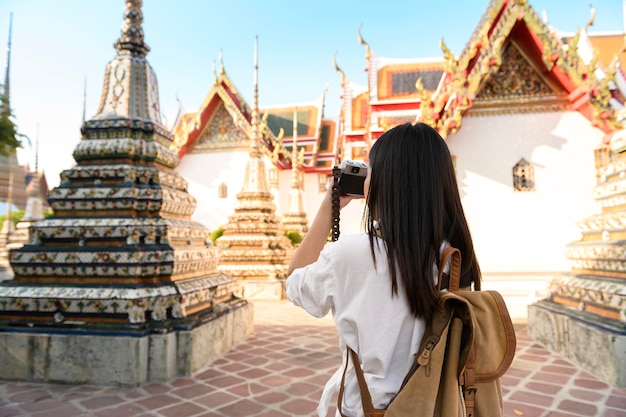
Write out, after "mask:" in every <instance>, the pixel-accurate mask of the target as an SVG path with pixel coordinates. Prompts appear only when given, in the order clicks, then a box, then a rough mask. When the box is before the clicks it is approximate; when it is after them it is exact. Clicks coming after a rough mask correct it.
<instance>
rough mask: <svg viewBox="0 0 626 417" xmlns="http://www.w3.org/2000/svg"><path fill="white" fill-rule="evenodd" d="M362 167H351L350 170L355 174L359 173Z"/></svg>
mask: <svg viewBox="0 0 626 417" xmlns="http://www.w3.org/2000/svg"><path fill="white" fill-rule="evenodd" d="M359 170H360V168H359V167H352V168H351V169H350V172H352V173H353V174H358V173H359Z"/></svg>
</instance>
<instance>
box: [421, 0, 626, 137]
mask: <svg viewBox="0 0 626 417" xmlns="http://www.w3.org/2000/svg"><path fill="white" fill-rule="evenodd" d="M496 18H497V19H498V20H497V23H495V24H494V22H495V20H496ZM520 21H523V23H524V24H525V25H526V26H527V28H528V29H529V30H530V31H531V32H532V33H533V34H534V35H535V36H536V38H537V39H538V40H539V42H540V44H541V48H542V56H541V59H542V61H543V64H544V65H545V66H546V68H547V70H548V71H552V70H553V69H554V68H555V66H556V67H558V68H557V70H558V71H559V72H561V73H563V74H564V75H566V76H567V77H569V78H570V79H571V80H572V81H573V83H574V85H575V86H576V87H577V92H578V91H580V92H581V94H585V93H588V94H589V97H590V99H589V105H590V107H591V109H592V112H591V113H592V118H593V120H592V122H593V123H594V125H596V126H598V127H601V128H603V129H607V128H609V129H614V128H616V127H619V126H620V124H619V122H618V120H617V117H616V114H615V113H616V112H615V109H613V108H612V106H611V105H610V103H609V100H610V98H611V93H610V88H609V87H610V84H611V82H614V77H615V68H616V67H615V66H612V67H610V68H609V69H608V70H607V71H606V76H605V77H604V79H603V80H602V81H600V80H598V78H597V77H596V75H595V69H596V60H595V59H593V60H592V61H591V62H590V63H589V64H588V65H585V64H584V63H583V61H582V59H581V58H580V56H579V54H578V49H577V47H576V45H575V44H574V45H570V46H571V47H570V48H566V47H565V45H564V43H563V41H562V40H561V39H560V38H559V36H558V34H557V33H556V32H554V31H553V30H551V29H550V28H549V27H548V26H547V25H546V24H545V23H544V22H543V21H542V20H541V18H540V17H539V16H538V15H537V13H536V12H535V11H534V9H533V8H532V6H531V5H530V4H528V2H527V1H523V0H517V1H513V2H510V3H508V4H506V5H503V2H502V1H497V0H494V1H492V2H491V3H490V4H489V6H488V8H487V10H486V11H485V13H484V14H483V17H482V19H481V21H480V23H479V24H478V26H477V28H476V29H475V30H474V33H473V34H472V36H471V37H470V40H469V41H468V43H467V45H466V47H465V48H464V50H463V51H462V52H461V55H459V57H458V58H455V56H454V54H452V52H451V51H450V50H449V49H448V48H447V47H446V45H445V43H444V42H443V40H442V41H441V48H442V50H443V54H444V60H445V65H444V72H445V75H444V81H443V83H442V85H441V86H440V88H439V89H438V90H437V91H436V92H435V94H434V95H432V96H430V95H429V94H428V92H426V91H425V90H424V88H423V85H422V83H421V80H418V82H417V83H416V89H417V91H418V93H419V96H420V102H421V103H420V108H421V115H420V121H422V122H424V123H427V124H429V125H431V126H432V127H434V128H435V129H437V130H438V131H439V133H440V134H441V136H442V137H444V138H445V137H447V135H449V134H450V133H456V132H457V131H458V129H459V128H460V127H461V123H462V117H463V115H464V113H466V111H467V110H468V109H469V108H470V107H472V108H474V105H473V101H474V100H475V97H476V94H477V93H479V91H478V90H479V88H481V87H483V88H484V86H485V80H486V79H488V78H490V77H494V76H495V77H496V78H492V81H491V82H494V81H495V80H496V79H497V77H498V76H497V75H495V74H498V71H499V68H500V66H501V65H502V62H503V59H508V58H507V57H505V56H504V52H505V48H506V47H508V45H509V44H510V42H511V41H512V39H511V32H512V30H513V28H514V26H515V25H516V24H517V23H518V22H520ZM575 38H576V39H579V38H580V33H578V34H577V36H576V37H575ZM507 41H509V42H507ZM522 55H523V54H522ZM470 63H471V65H472V66H471V67H470V66H469V65H470ZM531 66H532V65H531ZM546 81H547V80H546ZM500 82H502V81H500ZM547 84H548V86H549V87H550V88H551V89H552V91H555V88H554V87H552V86H551V85H550V83H549V81H548V82H547ZM556 90H557V93H556V94H555V95H554V96H553V97H552V98H551V99H550V100H547V101H546V99H547V94H544V92H542V93H541V94H539V95H536V99H535V100H537V101H541V100H544V101H545V102H544V103H543V104H542V105H541V106H543V108H542V107H541V106H539V105H537V104H535V105H536V106H537V107H536V109H537V110H540V109H541V110H542V111H544V110H550V109H558V108H561V107H562V106H565V105H566V103H565V101H564V100H563V97H564V94H559V93H558V89H556ZM482 93H483V94H484V93H485V91H482ZM542 96H543V97H542ZM483 98H484V97H483ZM546 106H547V107H546ZM529 109H533V107H532V106H530V107H528V106H527V107H526V108H525V110H526V111H528V110H529ZM472 113H473V114H477V113H476V112H474V111H473V112H472Z"/></svg>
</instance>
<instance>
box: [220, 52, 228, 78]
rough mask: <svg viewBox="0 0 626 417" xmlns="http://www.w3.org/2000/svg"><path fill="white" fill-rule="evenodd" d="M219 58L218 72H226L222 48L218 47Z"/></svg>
mask: <svg viewBox="0 0 626 417" xmlns="http://www.w3.org/2000/svg"><path fill="white" fill-rule="evenodd" d="M219 58H220V73H221V74H224V73H225V72H226V70H225V69H224V54H222V50H221V49H220V53H219Z"/></svg>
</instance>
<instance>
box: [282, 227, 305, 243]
mask: <svg viewBox="0 0 626 417" xmlns="http://www.w3.org/2000/svg"><path fill="white" fill-rule="evenodd" d="M285 236H287V237H288V238H289V240H291V244H292V245H294V246H298V245H299V244H300V242H302V235H301V234H300V233H298V231H297V230H287V231H286V232H285Z"/></svg>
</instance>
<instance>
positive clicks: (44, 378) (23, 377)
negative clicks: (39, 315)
mask: <svg viewBox="0 0 626 417" xmlns="http://www.w3.org/2000/svg"><path fill="white" fill-rule="evenodd" d="M253 331H254V326H253V306H252V304H250V303H246V302H242V303H241V304H240V305H237V306H234V307H232V308H231V309H230V310H229V311H227V312H225V313H224V314H222V315H220V316H219V317H217V318H214V319H211V320H209V321H207V322H206V323H203V324H201V325H199V326H197V327H195V328H193V329H191V330H175V331H172V332H170V333H167V334H150V335H146V336H114V335H103V334H77V333H52V332H47V333H46V332H44V331H43V330H42V331H41V332H27V331H24V332H17V331H5V332H0V379H3V380H13V381H32V382H35V381H36V382H60V383H71V384H98V385H130V386H135V385H141V384H144V383H146V382H154V381H166V380H168V379H171V378H174V377H177V376H187V375H191V374H193V373H194V372H196V371H198V370H200V369H201V368H203V367H205V366H206V365H208V364H209V363H211V362H213V361H214V360H215V359H217V358H219V357H220V356H221V355H222V354H224V353H226V352H227V351H229V350H230V349H232V348H234V347H235V346H236V345H237V344H238V343H240V342H242V341H243V340H245V339H246V338H247V337H249V336H251V335H252V333H253Z"/></svg>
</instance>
